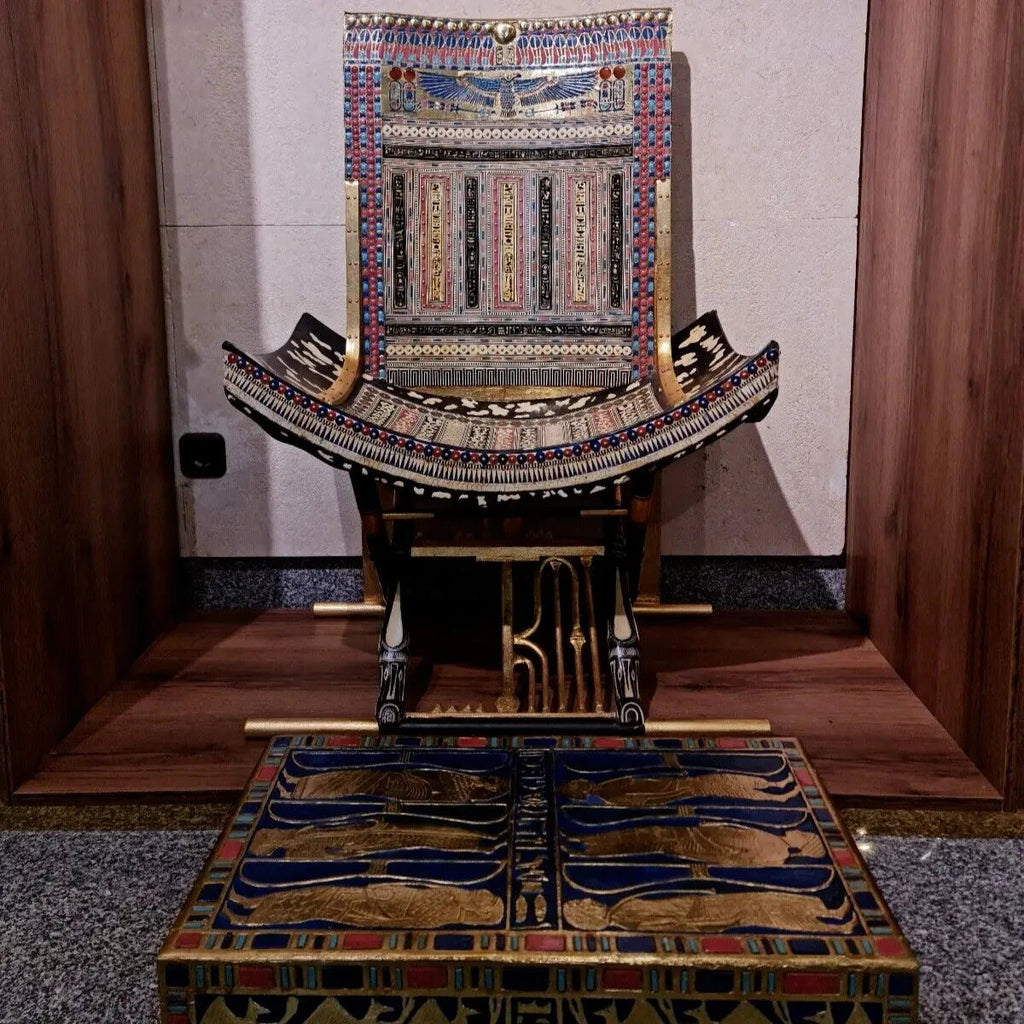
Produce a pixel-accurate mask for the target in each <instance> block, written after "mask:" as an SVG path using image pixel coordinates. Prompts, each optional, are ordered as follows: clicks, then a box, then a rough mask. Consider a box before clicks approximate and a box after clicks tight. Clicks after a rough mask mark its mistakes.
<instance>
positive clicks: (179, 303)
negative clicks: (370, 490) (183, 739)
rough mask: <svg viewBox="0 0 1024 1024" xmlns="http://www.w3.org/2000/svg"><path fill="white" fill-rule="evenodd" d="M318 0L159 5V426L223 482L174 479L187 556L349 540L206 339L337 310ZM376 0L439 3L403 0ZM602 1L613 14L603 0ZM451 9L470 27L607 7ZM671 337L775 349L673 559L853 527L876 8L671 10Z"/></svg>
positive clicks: (692, 508) (335, 35) (334, 184)
mask: <svg viewBox="0 0 1024 1024" xmlns="http://www.w3.org/2000/svg"><path fill="white" fill-rule="evenodd" d="M346 6H347V7H348V9H350V10H373V9H379V7H380V5H376V4H370V3H365V2H363V3H358V2H353V0H350V2H349V3H348V4H347V5H345V4H343V3H340V2H334V0H150V16H151V51H152V73H153V83H154V96H155V99H156V103H155V108H156V111H157V118H158V122H159V123H158V126H157V127H158V146H159V150H160V153H159V155H160V164H161V175H162V186H161V193H162V194H161V211H160V219H161V224H162V238H163V249H164V268H165V278H166V296H167V310H168V317H167V323H168V334H169V339H168V343H169V345H170V351H171V374H172V377H171V390H172V397H173V409H174V417H175V433H176V435H177V434H180V433H182V432H184V431H188V430H217V431H220V432H221V433H223V434H224V436H225V438H226V440H227V450H228V474H227V476H225V477H224V478H223V479H220V480H196V481H186V480H180V481H179V484H180V486H179V495H180V510H181V524H182V525H181V537H182V553H183V554H186V555H199V556H228V555H327V554H357V553H358V552H359V550H360V547H359V529H358V522H357V519H356V517H355V510H354V505H353V502H352V500H351V497H350V495H349V492H348V482H347V480H346V479H345V478H344V477H343V476H341V475H340V474H336V473H335V472H334V471H332V470H330V469H329V468H328V467H326V466H325V465H323V464H321V463H319V462H318V461H317V460H315V459H313V458H311V457H309V456H306V455H304V454H302V453H300V452H298V451H296V450H295V449H291V448H289V447H287V446H284V445H282V444H279V443H277V442H274V441H271V440H270V439H269V438H268V437H267V436H266V435H265V434H263V432H262V431H260V430H259V429H258V428H257V427H255V426H254V425H253V424H251V423H250V422H248V421H247V420H246V419H245V418H244V417H242V416H240V415H239V414H238V413H237V412H236V411H234V410H232V409H230V408H229V407H228V405H227V403H226V402H225V401H224V398H223V394H222V392H221V386H220V372H221V371H220V361H221V352H220V342H221V341H222V340H224V339H225V338H229V339H231V340H233V341H235V342H237V343H239V344H241V345H243V346H244V347H249V348H251V350H253V351H261V350H266V349H272V348H276V347H277V346H278V345H279V344H281V343H282V342H283V341H284V339H285V338H286V336H287V334H288V332H289V330H290V329H291V327H292V325H293V324H294V321H295V320H296V319H297V317H298V315H299V313H301V312H302V311H304V310H308V311H310V312H311V313H313V314H314V315H315V316H317V317H319V318H321V319H323V320H325V321H326V322H328V323H332V324H335V325H341V326H343V325H344V308H345V294H344V286H345V285H344V282H345V274H344V221H343V216H344V213H343V207H344V204H343V199H342V178H343V162H342V155H343V134H342V75H341V71H342V66H341V49H342V32H343V25H344V10H345V9H346ZM384 6H385V8H386V9H391V10H404V11H410V12H419V13H427V12H429V13H441V11H442V9H441V8H436V7H431V6H430V5H429V4H424V3H423V0H419V4H417V3H416V2H415V0H414V2H411V3H408V2H401V0H397V2H395V3H393V4H385V5H384ZM610 6H611V7H614V4H612V5H610ZM608 8H609V5H608V4H600V3H592V2H587V0H580V2H575V3H574V2H570V0H547V2H540V0H523V2H521V3H520V4H519V5H518V6H517V7H516V8H515V9H514V10H512V9H510V8H509V7H508V6H507V5H506V4H501V3H496V2H495V0H481V2H471V3H466V4H464V5H462V6H459V5H455V6H449V7H447V8H444V9H443V13H446V14H447V13H451V14H455V15H465V16H467V17H488V18H490V17H498V16H501V15H506V16H508V15H510V14H511V15H515V16H519V17H526V18H530V17H541V16H557V15H570V14H578V13H584V12H588V11H600V10H602V9H608ZM674 24H675V35H674V50H675V51H677V55H676V62H675V68H674V71H675V77H676V86H675V95H674V102H675V113H676V122H677V124H676V128H675V136H674V138H675V146H676V151H675V161H674V175H673V178H674V189H675V193H674V223H673V232H674V238H675V244H676V250H675V253H674V259H675V277H676V286H675V294H674V303H675V317H674V319H675V320H676V326H677V327H681V326H683V324H684V323H685V322H686V321H687V320H688V319H690V318H691V317H692V315H694V312H695V310H696V311H703V310H704V309H707V308H712V307H714V308H717V309H718V310H719V312H720V314H721V317H722V320H723V323H724V325H725V328H726V331H727V332H728V333H729V335H730V338H731V339H732V340H733V341H734V343H735V344H736V345H737V346H738V347H739V348H741V349H742V348H744V347H746V348H753V346H755V345H756V344H758V343H760V342H761V341H762V340H765V339H767V338H768V337H772V336H774V337H776V338H778V340H779V341H780V343H781V344H782V363H781V374H782V387H781V394H780V398H779V401H778V403H777V404H776V406H775V409H774V410H773V412H772V413H771V415H770V416H769V417H768V419H767V420H766V421H765V422H764V423H762V424H760V425H759V426H758V427H745V428H743V429H741V430H738V431H736V432H735V433H733V434H731V435H730V436H729V437H727V438H725V439H724V440H723V441H721V442H719V443H718V444H716V445H715V446H713V447H712V448H711V449H709V450H708V452H707V453H706V454H704V455H696V456H692V457H691V458H689V459H687V460H684V461H683V462H682V463H680V464H677V465H676V466H674V467H673V468H672V470H671V472H670V473H669V474H668V475H667V477H666V480H665V502H664V504H665V509H664V516H665V527H664V550H665V551H666V553H670V554H690V553H694V554H815V555H827V554H835V553H838V552H839V551H841V550H842V547H843V541H844V508H845V488H846V457H847V434H848V416H849V379H850V354H851V343H852V329H853V294H854V268H855V254H856V234H857V186H858V180H857V174H858V161H859V147H860V117H861V93H862V75H863V59H864V37H865V24H866V0H843V2H842V3H835V2H833V0H701V2H697V0H693V2H689V3H677V4H676V5H675V8H674Z"/></svg>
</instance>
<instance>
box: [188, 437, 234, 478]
mask: <svg viewBox="0 0 1024 1024" xmlns="http://www.w3.org/2000/svg"><path fill="white" fill-rule="evenodd" d="M178 461H179V463H180V464H181V473H182V476H189V477H208V478H215V477H220V476H223V475H224V474H225V473H226V472H227V471H228V456H227V450H226V449H225V447H224V438H223V437H222V436H221V435H220V434H182V435H181V437H180V438H178Z"/></svg>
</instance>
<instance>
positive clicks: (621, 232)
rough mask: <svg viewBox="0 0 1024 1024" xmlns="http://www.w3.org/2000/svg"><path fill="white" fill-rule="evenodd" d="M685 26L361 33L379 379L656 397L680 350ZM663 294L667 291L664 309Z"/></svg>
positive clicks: (354, 245) (355, 332) (635, 22)
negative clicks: (680, 44)
mask: <svg viewBox="0 0 1024 1024" xmlns="http://www.w3.org/2000/svg"><path fill="white" fill-rule="evenodd" d="M670 103H671V21H670V12H668V11H646V12H642V13H639V12H633V13H623V14H612V15H605V16H595V17H592V18H580V19H572V20H565V21H524V22H515V21H508V22H495V23H491V22H477V21H455V20H448V19H434V18H426V17H424V18H417V17H411V16H406V15H349V16H348V20H347V28H346V35H345V177H346V218H347V223H348V231H347V236H348V246H349V253H348V292H349V296H348V302H349V317H348V321H349V323H348V330H349V335H350V337H352V336H358V337H359V339H360V342H361V344H360V350H361V361H362V366H361V369H362V372H363V373H364V374H367V375H369V376H371V377H373V378H377V379H382V380H386V381H388V382H390V383H392V384H397V385H402V386H405V387H410V388H419V389H423V390H439V391H449V392H455V393H460V392H468V393H477V394H479V395H481V396H484V395H495V394H498V393H503V394H505V395H507V396H509V397H511V396H512V395H515V397H524V396H530V395H536V396H538V397H541V396H546V395H551V394H557V393H566V392H571V391H576V390H581V389H582V390H593V389H596V388H605V387H611V386H615V385H622V384H626V383H628V382H630V381H633V380H642V379H646V378H647V377H648V376H650V375H651V374H652V373H653V370H654V362H655V354H656V327H657V325H656V306H658V307H659V308H658V311H657V312H658V316H657V319H658V320H659V321H661V322H662V325H663V330H662V333H667V329H668V325H667V322H666V321H667V301H668V296H667V294H666V293H667V291H668V288H667V284H668V280H669V278H668V269H667V260H668V252H667V248H668V247H667V246H665V245H664V244H663V245H662V246H661V247H659V252H658V254H657V259H656V252H655V249H656V245H655V242H656V237H657V234H658V232H659V230H660V231H661V233H662V234H663V235H664V233H665V232H666V231H667V217H668V192H669V190H668V180H669V162H670V151H671V135H670V131H671V130H670V123H671V110H670ZM656 278H658V279H660V280H661V281H663V282H664V286H663V287H662V286H659V288H658V292H659V294H658V295H656V287H655V284H656Z"/></svg>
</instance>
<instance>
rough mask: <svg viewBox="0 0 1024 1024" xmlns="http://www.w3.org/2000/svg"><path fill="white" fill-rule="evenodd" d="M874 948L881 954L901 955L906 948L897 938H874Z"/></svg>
mask: <svg viewBox="0 0 1024 1024" xmlns="http://www.w3.org/2000/svg"><path fill="white" fill-rule="evenodd" d="M875 949H877V950H878V952H879V953H880V954H881V955H882V956H903V954H904V953H906V949H905V948H904V946H903V943H902V942H901V941H900V940H899V939H875Z"/></svg>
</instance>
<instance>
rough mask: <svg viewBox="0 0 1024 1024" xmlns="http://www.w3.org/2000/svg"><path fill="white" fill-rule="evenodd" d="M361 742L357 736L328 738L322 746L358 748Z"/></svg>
mask: <svg viewBox="0 0 1024 1024" xmlns="http://www.w3.org/2000/svg"><path fill="white" fill-rule="evenodd" d="M361 742H362V740H361V739H360V737H358V736H328V737H327V739H326V740H325V741H324V744H325V746H328V747H358V746H359V744H360V743H361Z"/></svg>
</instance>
